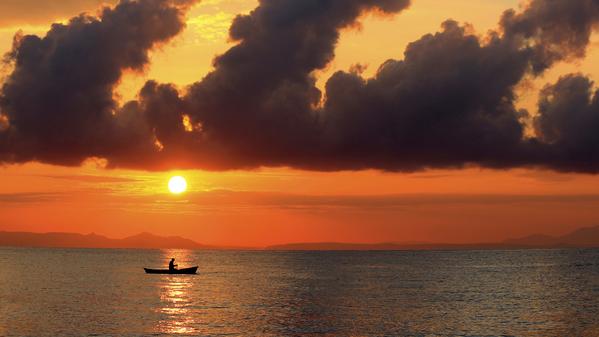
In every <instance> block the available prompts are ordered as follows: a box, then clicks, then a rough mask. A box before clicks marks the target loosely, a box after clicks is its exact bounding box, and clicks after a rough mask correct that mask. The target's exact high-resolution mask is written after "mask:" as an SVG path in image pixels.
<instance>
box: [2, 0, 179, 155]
mask: <svg viewBox="0 0 599 337" xmlns="http://www.w3.org/2000/svg"><path fill="white" fill-rule="evenodd" d="M187 4H188V3H187V2H183V1H174V0H173V1H169V0H145V1H123V2H121V3H120V4H119V5H118V6H116V7H114V8H112V9H111V8H105V9H104V10H103V11H102V13H101V15H100V16H99V17H98V18H96V17H90V16H86V15H81V16H77V17H75V18H72V19H71V20H70V21H69V22H68V23H67V24H54V25H53V26H52V29H51V30H50V31H49V32H48V33H47V34H46V36H45V37H43V38H42V37H38V36H35V35H25V36H17V37H16V38H15V45H14V47H13V50H12V51H11V52H10V53H9V55H7V59H8V60H9V61H10V62H12V63H13V64H14V71H13V72H12V73H11V74H10V75H9V76H8V78H7V79H6V82H5V83H4V85H3V87H2V94H1V96H0V109H1V110H0V113H1V114H2V115H3V116H6V117H7V118H8V121H9V122H8V124H9V126H8V129H7V130H5V131H4V132H2V133H1V134H0V160H2V159H4V160H5V161H12V162H24V161H32V160H39V161H42V162H47V163H53V164H62V165H74V164H79V163H81V162H82V161H83V160H85V158H88V157H107V158H110V157H113V156H115V155H117V156H118V155H119V152H120V151H121V149H126V148H131V147H132V146H131V145H132V144H137V143H136V141H138V140H139V137H138V133H139V132H143V130H138V129H136V127H137V126H136V125H131V123H133V121H130V120H128V119H127V117H128V116H127V113H126V111H125V112H124V113H123V114H122V116H121V117H120V118H118V119H117V118H114V112H115V110H116V109H117V103H116V101H115V99H114V98H113V90H114V87H115V86H116V84H118V82H119V80H120V78H121V76H122V73H123V72H124V71H125V70H132V71H141V70H143V68H144V67H145V66H146V65H147V64H148V62H149V56H148V52H149V51H150V50H151V49H152V48H154V47H155V46H156V45H157V44H160V43H164V42H166V41H168V40H169V39H170V38H172V37H174V36H175V35H177V34H178V33H179V32H180V31H181V30H182V29H183V27H184V21H183V14H184V11H185V9H186V6H187ZM130 127H132V128H130ZM137 146H140V147H143V146H144V144H143V143H141V144H138V145H137ZM125 151H127V150H125ZM127 152H128V151H127Z"/></svg>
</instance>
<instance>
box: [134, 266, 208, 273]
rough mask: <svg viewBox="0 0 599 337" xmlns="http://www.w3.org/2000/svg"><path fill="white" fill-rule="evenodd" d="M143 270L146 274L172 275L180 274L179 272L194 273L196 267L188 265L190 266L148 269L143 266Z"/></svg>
mask: <svg viewBox="0 0 599 337" xmlns="http://www.w3.org/2000/svg"><path fill="white" fill-rule="evenodd" d="M144 270H145V271H146V274H173V275H180V274H195V273H197V271H198V267H197V266H196V267H190V268H181V269H172V270H171V269H150V268H144Z"/></svg>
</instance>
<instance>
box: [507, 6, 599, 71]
mask: <svg viewBox="0 0 599 337" xmlns="http://www.w3.org/2000/svg"><path fill="white" fill-rule="evenodd" d="M598 22H599V1H597V0H576V1H567V0H532V1H531V2H530V4H529V5H528V7H527V9H526V11H524V12H523V13H516V12H515V11H514V10H508V11H506V12H505V13H504V14H503V17H502V18H501V27H502V28H503V30H504V32H505V36H506V39H513V40H520V41H524V42H523V43H525V44H526V45H527V46H528V47H529V48H530V49H531V50H532V51H533V53H534V58H533V60H532V66H533V70H534V72H535V73H539V72H542V71H544V70H546V69H547V68H549V67H551V66H552V65H553V63H555V62H556V61H560V60H564V59H568V58H576V57H583V56H584V55H585V51H586V48H587V46H588V44H589V41H590V37H591V33H592V30H593V27H595V26H596V25H597V23H598Z"/></svg>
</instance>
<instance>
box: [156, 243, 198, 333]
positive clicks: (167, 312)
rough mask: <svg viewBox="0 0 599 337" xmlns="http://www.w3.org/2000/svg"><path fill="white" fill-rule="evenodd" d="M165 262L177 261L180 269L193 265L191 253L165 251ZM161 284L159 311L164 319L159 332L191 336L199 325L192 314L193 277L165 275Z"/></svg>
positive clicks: (159, 323) (159, 326) (160, 322)
mask: <svg viewBox="0 0 599 337" xmlns="http://www.w3.org/2000/svg"><path fill="white" fill-rule="evenodd" d="M163 255H164V260H165V261H168V260H170V258H171V257H174V258H175V259H176V262H177V263H178V264H179V266H180V267H183V266H187V265H191V264H192V261H190V252H189V251H186V250H163ZM162 277H163V279H162V280H161V282H160V302H161V306H160V308H158V309H157V310H158V311H159V313H160V314H161V317H162V319H161V320H160V321H159V322H158V326H157V330H158V331H160V332H162V333H165V334H169V335H170V334H190V333H193V332H194V328H193V327H194V326H196V325H197V324H198V322H196V320H195V319H194V317H193V314H192V306H193V303H194V301H193V297H192V288H193V280H194V276H193V275H164V276H162Z"/></svg>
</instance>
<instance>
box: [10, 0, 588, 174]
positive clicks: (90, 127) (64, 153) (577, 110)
mask: <svg viewBox="0 0 599 337" xmlns="http://www.w3.org/2000/svg"><path fill="white" fill-rule="evenodd" d="M184 5H185V3H175V2H173V1H168V0H154V1H152V0H139V1H123V2H121V3H120V4H119V5H118V6H117V7H115V8H114V9H106V10H104V12H103V13H102V15H101V16H100V17H99V18H91V17H84V16H81V17H77V18H75V19H72V20H71V22H70V23H69V24H68V25H55V26H54V27H53V28H52V30H51V31H50V32H49V33H48V35H47V36H46V37H44V38H39V37H35V36H26V37H22V38H19V39H18V41H17V43H16V44H15V47H14V49H13V52H12V53H11V54H10V55H9V59H10V60H11V61H13V62H14V64H15V70H14V72H13V73H12V74H11V75H10V76H9V77H8V80H7V81H6V83H5V85H4V87H3V89H2V93H1V95H0V109H1V112H0V113H2V114H3V115H4V116H5V119H6V118H7V119H8V123H6V122H4V123H3V124H0V126H2V125H4V126H3V127H2V128H3V129H4V131H0V160H2V161H4V162H24V161H30V160H40V161H44V162H51V163H58V164H66V165H69V164H72V165H76V164H79V163H80V162H81V161H83V160H85V159H86V158H88V157H101V158H106V159H107V160H108V162H109V165H110V166H112V167H130V168H142V169H151V170H161V169H170V168H204V169H238V168H253V167H260V166H292V167H296V168H303V169H311V170H345V169H351V170H359V169H371V168H374V169H383V170H390V171H416V170H421V169H425V168H459V167H463V166H466V165H478V166H484V167H492V168H509V167H521V166H529V167H533V166H536V167H546V168H549V169H554V170H560V171H580V172H598V171H599V166H598V165H599V156H598V155H597V154H598V150H597V145H596V144H598V143H599V142H598V139H597V136H595V133H593V132H592V130H593V129H594V127H595V125H597V123H598V122H597V120H598V119H599V118H598V117H596V116H597V115H599V111H596V110H597V103H595V102H596V100H597V99H596V98H595V97H596V96H597V94H596V93H595V94H594V96H593V92H592V91H593V88H592V84H591V82H590V81H589V80H588V79H584V78H582V77H580V76H569V77H565V78H563V79H562V80H560V81H559V83H557V84H555V85H552V86H548V87H547V88H546V89H545V90H544V91H543V93H542V99H541V102H540V105H539V116H538V117H531V114H529V113H528V112H527V111H524V110H518V109H517V108H516V106H515V100H516V97H515V93H514V90H515V88H516V86H517V85H518V84H519V83H520V82H522V80H523V79H524V78H526V77H528V76H537V75H539V74H542V73H543V71H545V70H546V69H548V68H550V67H551V66H553V65H554V64H555V63H556V62H559V61H564V60H566V61H567V60H571V59H574V58H580V57H583V56H584V54H585V51H586V48H587V47H588V45H589V40H590V35H591V33H592V31H593V28H594V27H595V26H596V23H597V22H599V1H595V0H581V1H569V0H533V1H531V2H530V3H529V4H528V6H527V7H526V8H525V9H524V10H523V11H521V12H516V11H513V10H508V11H506V12H505V13H504V14H503V16H502V18H501V21H500V26H499V29H498V30H497V31H496V32H490V33H489V34H488V35H487V36H484V37H480V36H478V35H476V34H475V33H474V32H472V29H471V28H469V27H467V26H462V25H460V24H458V23H457V22H455V21H451V20H449V21H447V22H445V23H444V24H443V26H442V29H441V31H439V32H438V33H435V34H428V35H425V36H423V37H422V38H420V39H419V40H418V41H415V42H413V43H411V44H410V45H409V46H408V47H407V49H406V51H405V55H404V57H403V59H401V60H388V61H387V62H385V63H384V64H383V65H381V66H380V68H379V69H378V71H377V73H376V75H375V76H374V77H373V78H364V77H363V76H362V75H361V74H360V68H359V67H354V68H352V69H350V71H349V72H338V73H336V74H334V75H333V76H332V77H331V78H330V79H329V80H328V81H327V83H326V92H324V93H322V92H321V91H320V90H319V89H318V88H317V87H316V85H315V83H316V79H315V77H314V72H315V71H317V70H321V69H323V68H325V67H326V66H327V64H329V63H330V61H331V60H332V59H333V58H334V50H335V47H336V44H337V42H338V40H339V34H340V30H342V29H343V28H346V27H351V26H353V25H356V23H357V20H358V19H359V17H360V16H361V15H362V14H363V13H364V12H367V11H379V12H383V13H387V14H392V13H396V12H399V11H401V10H403V9H405V8H407V7H408V6H409V0H343V1H342V0H303V1H297V0H262V1H260V4H259V6H258V7H257V8H256V9H255V10H254V11H252V12H251V13H250V14H248V15H241V16H238V17H237V18H236V19H235V20H234V22H233V25H232V26H231V29H230V38H231V39H232V40H234V41H236V42H237V44H236V45H235V46H234V47H232V48H231V49H229V50H228V51H227V52H225V53H224V54H223V55H220V56H218V57H217V58H216V59H215V60H214V67H215V70H214V71H213V72H211V73H209V74H208V75H207V76H206V77H205V78H204V79H202V80H201V81H199V82H197V83H194V84H192V85H190V86H189V88H187V90H185V91H181V90H179V89H178V88H176V87H174V86H173V85H169V84H159V83H156V82H154V81H150V82H148V83H147V84H146V85H145V86H144V88H143V89H142V90H141V92H140V94H139V98H138V100H136V101H132V102H129V103H127V104H125V105H124V106H122V107H118V106H116V103H115V101H114V99H113V98H112V90H113V88H114V85H115V84H116V83H118V80H119V79H120V76H121V74H122V72H123V71H124V70H127V69H131V70H140V69H143V67H144V66H145V65H146V64H147V62H148V56H147V52H148V50H150V49H151V48H153V47H154V46H155V45H156V44H157V43H161V42H164V41H167V40H168V39H169V38H171V37H172V36H174V35H175V34H177V33H178V32H179V31H180V30H181V29H182V27H183V23H182V15H183V12H184V9H185V8H184V7H185V6H184ZM531 119H534V125H535V134H534V137H527V136H526V134H527V133H526V130H525V125H526V122H527V121H529V120H531ZM7 124H8V127H6V125H7Z"/></svg>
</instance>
